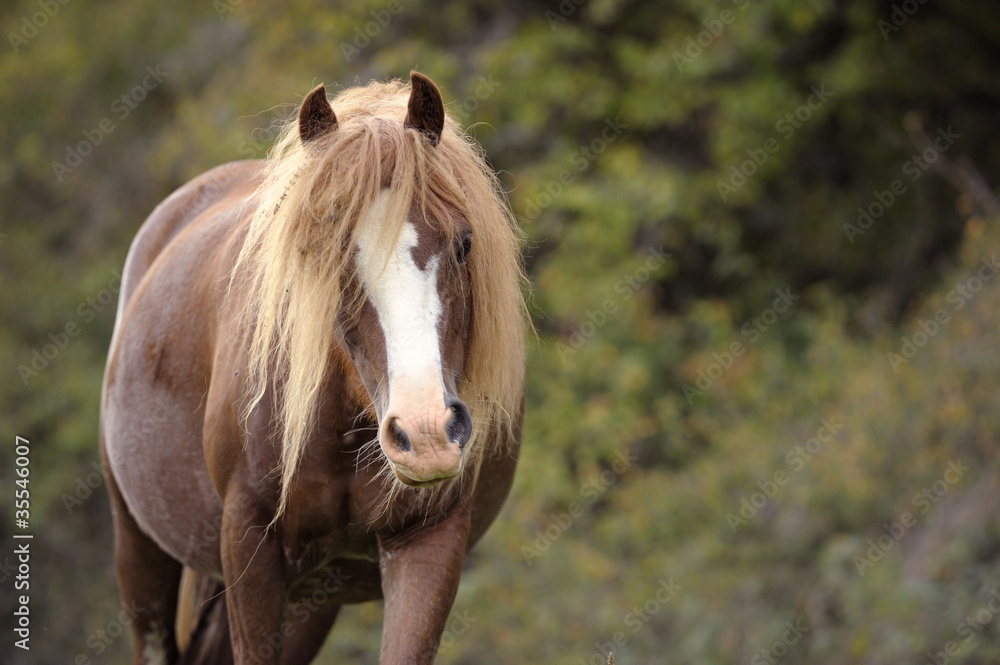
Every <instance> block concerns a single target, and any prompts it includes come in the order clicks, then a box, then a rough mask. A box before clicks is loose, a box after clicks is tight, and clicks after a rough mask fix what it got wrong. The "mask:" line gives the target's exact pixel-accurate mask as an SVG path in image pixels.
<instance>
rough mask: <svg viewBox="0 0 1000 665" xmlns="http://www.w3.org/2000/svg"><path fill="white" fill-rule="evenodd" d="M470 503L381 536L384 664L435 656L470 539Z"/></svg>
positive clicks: (429, 660) (431, 659)
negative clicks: (438, 517) (433, 519)
mask: <svg viewBox="0 0 1000 665" xmlns="http://www.w3.org/2000/svg"><path fill="white" fill-rule="evenodd" d="M470 524H471V522H470V516H469V511H468V509H467V508H464V507H461V506H459V507H456V508H455V509H453V510H452V512H451V513H450V514H449V515H448V516H447V517H445V518H444V519H443V520H441V521H440V522H438V523H437V524H433V525H429V526H421V527H416V528H413V529H410V530H407V531H405V532H402V533H398V534H393V535H380V536H379V549H380V554H381V557H380V560H381V563H380V568H381V571H382V593H383V595H384V597H385V619H384V622H383V624H382V651H381V654H380V657H379V663H381V665H403V664H405V665H416V664H418V663H432V662H434V655H435V654H436V653H437V649H438V644H439V643H440V641H441V634H442V633H443V632H444V626H445V622H446V621H447V619H448V613H449V612H450V611H451V605H452V603H453V602H454V601H455V593H456V592H457V591H458V580H459V577H460V576H461V574H462V561H463V560H464V558H465V551H466V547H467V545H468V540H469V529H470Z"/></svg>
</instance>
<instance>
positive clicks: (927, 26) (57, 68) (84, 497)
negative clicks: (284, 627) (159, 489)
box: [0, 0, 1000, 665]
mask: <svg viewBox="0 0 1000 665" xmlns="http://www.w3.org/2000/svg"><path fill="white" fill-rule="evenodd" d="M0 27H2V29H3V33H4V35H5V39H4V44H3V47H2V48H0V113H2V117H3V123H2V124H0V192H2V195H0V280H2V284H3V288H2V289H0V315H2V317H3V325H2V326H0V359H2V367H3V369H4V372H5V373H6V374H5V376H6V380H4V381H2V382H0V408H2V410H3V422H4V423H5V426H4V430H5V432H6V434H4V438H5V443H4V445H3V446H0V481H2V483H0V486H2V487H3V488H4V489H3V490H0V491H2V492H3V494H4V499H3V501H2V505H4V506H8V507H9V510H8V509H6V508H5V511H6V512H7V513H8V514H9V513H11V512H12V511H13V507H12V498H13V497H12V494H13V487H14V486H13V478H14V475H13V452H12V450H13V446H12V444H13V440H14V436H15V434H16V435H20V436H25V437H28V438H29V439H30V440H31V446H32V458H31V468H32V476H31V487H32V496H33V505H32V517H33V522H32V524H33V526H32V530H33V532H34V533H35V534H36V536H35V540H34V542H33V545H32V547H33V548H34V552H35V556H34V558H33V560H32V565H33V569H32V601H31V603H32V604H31V611H32V616H33V624H32V625H33V627H34V631H33V639H32V642H31V644H32V651H31V652H30V653H28V654H26V653H24V652H21V651H20V650H17V649H14V648H13V647H12V642H13V638H12V637H11V635H12V633H11V631H10V627H11V612H12V611H13V602H14V601H13V597H14V593H13V587H12V583H13V579H12V572H11V568H10V562H11V558H12V552H13V547H14V542H13V540H12V539H11V538H10V536H11V533H12V532H13V531H14V526H13V522H12V516H11V518H8V517H4V519H3V520H0V581H2V583H0V588H2V589H3V592H2V594H0V626H2V627H3V630H2V631H0V632H2V634H3V635H4V637H3V639H2V643H0V654H3V656H2V658H0V660H2V661H3V662H5V663H86V662H92V663H110V662H125V661H126V659H127V656H126V654H128V653H129V652H130V650H131V637H130V636H125V637H118V635H119V634H120V633H121V632H122V631H121V623H120V621H119V615H118V600H117V591H116V587H115V582H114V573H113V567H112V558H111V531H110V519H109V515H108V507H107V500H106V498H105V496H104V488H103V486H102V484H103V483H102V480H101V478H100V476H99V474H97V473H96V472H95V466H94V465H95V463H96V461H97V459H98V456H97V446H96V428H97V404H98V394H99V387H100V382H101V373H102V369H103V362H104V356H105V353H106V349H107V345H108V342H109V339H110V333H111V327H112V323H113V318H114V314H113V309H114V298H113V295H114V291H115V288H116V285H117V282H116V277H115V271H116V270H118V269H120V266H121V265H122V263H123V261H124V257H125V253H126V250H127V247H128V244H129V242H130V241H131V238H132V236H133V234H134V232H135V230H136V229H137V228H138V226H139V225H140V223H141V222H142V220H143V219H144V218H145V216H146V215H147V214H148V213H149V212H150V211H151V210H152V208H153V207H154V206H155V205H156V204H157V203H158V202H159V201H160V200H162V199H163V198H164V197H165V196H166V195H167V194H169V192H170V191H171V190H173V189H174V188H176V187H177V186H179V185H180V184H182V183H183V182H185V181H186V180H188V179H189V178H191V177H193V176H195V175H197V174H198V173H200V172H202V171H204V170H206V169H208V168H209V167H211V166H214V165H216V164H220V163H223V162H226V161H231V160H235V159H243V158H247V157H262V156H264V155H265V154H266V151H267V148H268V146H269V144H270V141H271V140H272V139H273V137H274V135H275V133H274V127H275V126H276V123H278V122H279V121H280V119H281V118H283V117H285V116H286V115H287V114H289V113H290V112H292V111H294V109H295V107H296V105H297V103H298V101H299V100H300V99H301V98H302V96H303V95H304V94H305V93H306V92H307V91H309V90H310V89H311V88H312V86H313V85H315V84H316V83H319V82H325V83H326V84H327V87H328V89H330V90H331V91H334V92H335V91H336V90H338V89H341V88H343V87H347V86H350V85H353V84H355V83H356V82H366V81H368V80H369V79H372V78H376V79H384V78H387V77H405V76H406V74H407V73H408V72H409V70H410V69H411V68H413V67H417V68H419V69H420V70H421V71H423V72H425V73H427V74H429V75H430V76H432V78H434V79H435V80H436V81H437V82H438V83H439V85H440V86H441V87H442V90H443V92H444V95H445V97H446V100H448V101H450V102H451V103H450V105H449V110H450V112H451V113H452V115H453V116H455V117H456V118H458V119H459V120H460V121H461V122H462V123H463V124H464V125H466V126H468V127H470V130H469V131H471V132H472V133H473V134H474V135H475V136H476V137H477V139H478V140H479V141H480V142H481V143H482V144H483V146H484V147H485V149H486V150H487V152H488V154H489V155H490V158H491V160H492V163H493V165H494V167H495V168H496V169H497V170H498V171H499V172H501V174H502V178H503V181H504V183H505V186H506V187H507V188H508V189H509V191H510V200H511V203H512V205H513V208H514V210H515V211H516V213H517V214H518V217H519V219H520V220H521V223H522V226H523V228H524V230H525V232H526V233H527V235H528V236H529V238H530V242H529V244H528V246H527V247H526V261H527V265H528V268H529V271H530V273H531V276H532V279H533V283H534V293H533V304H532V311H533V313H534V316H535V323H536V325H537V327H538V329H539V332H540V338H539V340H538V343H537V344H535V345H533V346H532V347H531V349H530V365H529V400H528V403H529V410H528V416H527V423H526V430H525V431H526V437H525V446H524V452H523V457H522V463H521V466H520V471H519V475H518V478H517V481H516V484H515V487H514V490H513V494H512V496H511V499H510V501H509V503H508V504H507V507H506V509H505V511H504V513H503V515H502V517H501V519H500V520H499V521H498V523H497V524H496V525H495V526H494V528H493V529H492V531H491V532H490V534H489V535H488V536H487V538H486V539H485V540H484V542H483V543H482V544H481V545H480V546H479V547H478V548H477V550H476V551H475V553H474V554H473V555H472V556H471V557H470V559H469V560H468V564H467V570H466V572H465V575H464V577H463V582H462V587H461V589H460V591H459V597H458V600H457V602H456V605H455V610H454V614H453V617H452V619H451V621H450V623H449V627H448V631H447V632H446V634H445V639H444V641H443V645H442V649H441V652H440V655H439V658H438V662H441V663H470V664H471V663H486V662H495V663H520V662H526V661H531V662H545V663H556V664H566V665H577V664H578V663H589V662H594V663H596V662H601V659H602V658H603V656H601V655H599V652H602V653H604V654H606V652H607V649H608V643H609V642H610V643H612V644H613V648H614V650H615V654H616V660H617V662H619V663H622V664H625V665H638V664H640V663H699V664H712V663H720V664H721V663H737V662H738V663H746V662H750V663H774V662H782V663H810V664H815V663H830V664H837V663H900V662H907V663H924V662H927V661H928V660H932V661H933V662H939V663H941V662H948V663H987V662H996V660H997V658H998V657H1000V646H998V645H1000V621H998V620H996V619H997V617H996V611H995V610H996V609H997V608H1000V604H997V603H994V604H992V605H991V604H990V601H991V598H993V597H1000V522H998V519H997V512H998V511H997V506H998V505H1000V474H998V469H997V449H998V443H997V433H998V432H1000V423H998V418H1000V416H998V413H1000V410H998V408H997V406H998V405H997V397H996V395H997V392H998V390H997V389H998V385H1000V380H998V360H997V358H998V348H1000V334H998V323H1000V314H998V312H1000V288H998V285H997V280H996V279H995V271H996V269H995V267H991V266H994V264H993V263H992V262H993V261H995V260H996V259H995V257H996V254H995V252H997V250H998V245H1000V231H998V227H997V212H998V206H997V201H996V198H995V196H994V192H995V188H996V184H997V182H998V181H1000V126H998V124H997V110H998V101H1000V98H998V94H1000V93H998V91H1000V13H998V12H997V11H996V9H995V7H993V6H992V5H991V4H990V3H986V2H982V3H975V2H967V1H964V0H938V1H936V2H927V3H924V2H922V1H918V0H902V1H897V2H887V1H883V2H860V1H856V0H838V1H824V0H810V1H806V2H791V1H788V0H774V1H772V2H766V3H765V2H762V1H760V0H742V1H735V2H729V1H728V0H726V1H721V0H720V1H712V0H709V1H704V2H703V1H699V2H695V1H694V0H678V1H675V2H630V1H627V0H511V1H507V2H499V1H497V0H474V1H473V2H442V3H435V2H430V1H429V0H372V1H365V2H354V3H350V6H348V7H340V6H331V5H328V4H325V3H320V2H313V1H310V0H291V1H289V2H285V3H282V4H281V5H280V7H279V6H276V5H274V6H272V5H270V4H266V3H261V2H252V1H251V0H214V2H213V3H208V2H192V1H181V2H175V3H172V4H171V5H169V6H167V5H163V4H159V3H134V2H124V1H122V0H111V1H109V2H103V3H96V2H87V1H86V0H30V1H29V0H16V1H13V2H8V3H5V4H4V5H3V6H2V8H0ZM123 96H124V98H123ZM140 97H141V99H140ZM935 140H937V143H936V144H935ZM85 152H86V154H84V153H85ZM74 154H76V157H74ZM859 208H860V210H859ZM862 213H865V214H867V215H868V216H869V218H868V219H865V218H864V217H863V216H862ZM859 218H860V219H859ZM109 303H110V304H109ZM68 324H74V325H75V326H76V327H75V328H71V329H72V330H76V331H77V332H76V334H73V335H72V336H70V335H66V338H65V339H63V337H61V336H60V334H61V331H62V332H65V331H66V326H67V325H68ZM60 340H62V341H64V342H65V344H62V347H63V348H56V347H58V346H60V344H59V342H60ZM48 344H53V345H55V346H54V347H53V350H56V351H57V353H56V355H55V356H54V357H52V358H48V359H44V366H43V362H42V361H41V360H36V359H35V356H34V354H35V353H36V352H38V353H40V354H41V353H44V352H45V347H46V345H48ZM50 355H51V351H50ZM33 361H34V362H35V363H36V367H35V368H33V369H32V362H33ZM25 368H27V369H31V370H32V371H34V372H37V373H34V374H32V373H29V372H26V371H25ZM8 444H10V445H8ZM991 608H992V609H991ZM380 619H381V608H380V607H379V605H378V604H369V605H365V606H359V607H354V608H350V609H349V610H347V611H345V612H344V614H343V615H342V619H341V621H340V622H339V623H338V625H337V627H336V628H335V630H334V632H333V633H332V636H331V638H330V639H329V640H328V642H327V644H326V646H325V648H324V651H323V654H322V657H321V658H320V662H323V663H341V662H357V663H375V662H376V661H377V654H378V638H379V630H380ZM126 632H127V631H126ZM615 642H617V644H614V643H615ZM949 643H951V646H950V647H949ZM946 649H948V651H946ZM941 658H944V659H945V660H944V661H942V660H941ZM934 659H936V660H934Z"/></svg>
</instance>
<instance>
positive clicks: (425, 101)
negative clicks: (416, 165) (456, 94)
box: [403, 72, 444, 146]
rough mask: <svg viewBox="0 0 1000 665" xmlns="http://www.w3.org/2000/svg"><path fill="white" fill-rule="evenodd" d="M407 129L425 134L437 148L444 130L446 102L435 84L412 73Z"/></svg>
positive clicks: (407, 107) (422, 76)
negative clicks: (442, 99)
mask: <svg viewBox="0 0 1000 665" xmlns="http://www.w3.org/2000/svg"><path fill="white" fill-rule="evenodd" d="M403 125H404V126H406V127H412V128H413V129H418V130H420V131H421V132H423V133H424V134H425V135H426V136H427V138H429V139H430V140H431V145H432V146H436V145H437V144H438V141H439V140H440V139H441V132H442V130H444V102H442V101H441V92H440V91H439V90H438V88H437V86H436V85H434V82H433V81H431V80H430V79H429V78H427V77H426V76H424V75H423V74H418V73H417V72H410V101H409V102H408V103H407V105H406V120H404V121H403Z"/></svg>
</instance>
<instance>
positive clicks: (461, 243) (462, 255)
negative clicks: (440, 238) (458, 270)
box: [455, 233, 472, 263]
mask: <svg viewBox="0 0 1000 665" xmlns="http://www.w3.org/2000/svg"><path fill="white" fill-rule="evenodd" d="M471 251H472V234H470V233H467V234H465V235H464V236H462V239H461V240H457V241H455V259H457V260H458V262H459V263H465V260H466V259H467V258H468V257H469V252H471Z"/></svg>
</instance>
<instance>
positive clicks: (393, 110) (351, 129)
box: [228, 81, 527, 520]
mask: <svg viewBox="0 0 1000 665" xmlns="http://www.w3.org/2000/svg"><path fill="white" fill-rule="evenodd" d="M409 90H410V87H409V85H407V84H404V83H403V82H401V81H390V82H387V83H376V82H373V83H370V84H369V85H367V86H364V87H355V88H349V89H347V90H345V91H343V92H341V93H340V94H339V95H337V97H336V98H335V99H334V100H333V103H332V104H333V109H334V112H335V113H336V116H337V128H336V130H334V131H331V132H328V133H327V134H326V135H325V136H322V137H319V138H317V139H316V140H314V141H310V142H309V143H308V145H304V144H303V143H302V141H301V139H300V137H299V132H298V125H297V123H296V122H295V121H294V119H292V120H290V121H289V122H288V123H287V125H286V126H285V127H284V129H283V130H282V132H281V134H280V136H279V138H278V140H277V143H276V144H275V146H274V148H273V149H272V151H271V153H270V155H269V157H268V160H267V162H266V164H265V166H264V181H263V182H262V184H261V186H260V188H259V189H258V191H257V192H256V195H255V199H254V203H255V204H256V206H257V207H256V209H255V210H254V212H253V217H252V219H251V220H250V222H249V227H248V232H247V237H246V240H245V242H244V244H243V247H242V249H241V251H240V253H239V256H238V258H237V261H236V265H235V268H234V270H233V273H232V275H233V278H232V279H231V280H230V285H229V293H228V295H229V297H230V298H238V300H239V301H241V302H242V307H241V308H240V309H241V312H242V315H241V320H240V329H241V330H243V331H244V335H245V340H244V342H243V343H244V344H245V353H246V357H247V360H248V369H249V376H248V377H247V386H248V400H247V402H246V408H245V409H244V413H243V417H244V419H246V418H247V417H249V415H250V413H251V412H252V411H253V410H254V409H255V408H256V407H257V406H258V405H259V404H260V402H261V400H262V399H263V398H264V396H265V394H266V392H267V391H268V389H269V388H275V390H276V391H277V392H276V395H277V408H276V413H275V418H276V422H275V423H274V425H275V428H276V432H277V433H278V435H279V436H280V441H281V465H280V474H281V494H280V497H279V503H278V509H277V512H276V514H275V518H274V519H275V520H277V519H278V518H279V517H280V516H281V515H282V514H283V513H284V511H285V509H286V508H287V504H288V495H289V491H290V487H291V485H292V480H293V478H294V475H295V471H296V468H297V465H298V463H299V460H300V459H301V457H302V453H303V451H304V449H305V446H306V445H307V444H308V442H309V440H310V438H311V436H312V434H313V432H314V428H315V423H316V415H317V407H318V402H319V400H320V398H321V392H322V387H323V384H324V381H325V379H326V376H327V374H328V373H329V372H330V371H333V370H334V369H335V361H334V357H335V349H336V347H337V341H336V336H335V332H334V322H335V319H336V315H337V312H338V311H340V310H341V309H342V308H344V307H353V306H357V303H350V302H347V298H346V297H345V295H344V294H343V293H342V292H341V291H342V284H344V283H345V278H346V277H347V273H348V271H349V270H350V269H351V266H350V261H351V260H352V257H353V247H354V240H355V233H356V230H357V226H358V224H357V222H358V221H359V220H360V219H362V218H363V217H364V215H365V213H366V211H367V210H368V206H369V205H371V204H372V203H373V201H374V200H375V198H376V196H377V195H378V194H379V193H380V192H381V191H383V190H385V189H387V190H388V192H389V196H388V200H389V204H388V207H387V214H386V217H385V227H384V229H383V241H384V242H391V241H393V240H394V239H395V238H396V237H398V234H399V232H400V229H401V226H402V224H403V221H404V220H405V217H406V215H407V213H408V211H409V210H410V209H411V207H412V206H413V205H414V204H416V205H419V206H420V207H421V208H422V209H423V210H424V211H425V212H427V213H428V214H434V213H435V212H439V210H440V209H441V206H447V207H450V208H452V209H457V210H458V211H459V212H460V213H461V214H462V215H463V216H464V217H465V219H466V220H467V222H468V223H469V225H470V226H471V227H472V230H473V237H474V245H473V251H472V253H471V254H470V256H469V259H468V265H469V270H470V273H471V279H472V300H473V310H474V311H473V317H472V330H471V331H470V337H471V339H470V350H469V354H468V358H467V360H466V365H465V370H464V373H463V376H462V377H461V381H460V383H459V385H458V386H457V388H458V392H459V397H460V398H461V399H462V400H463V401H464V402H465V403H466V404H467V405H468V407H469V410H470V412H471V415H472V422H473V434H472V437H471V439H470V441H469V443H468V444H467V447H466V455H468V456H469V459H467V460H466V463H465V465H464V467H463V471H462V473H461V474H460V475H459V477H457V478H455V479H452V480H449V481H446V482H445V483H442V484H441V485H439V486H437V487H436V488H434V489H433V490H409V491H416V492H423V493H424V496H422V497H420V498H421V499H423V500H422V501H418V502H419V503H421V504H422V505H424V506H425V507H427V506H428V505H429V502H438V503H440V502H443V501H448V500H450V499H453V498H454V497H455V496H456V492H461V491H462V490H461V488H462V487H463V486H467V485H468V483H469V482H470V481H471V482H474V481H475V479H476V478H477V477H478V474H479V469H480V466H481V464H482V461H483V459H484V457H485V453H487V452H490V451H492V450H496V449H498V448H501V447H503V446H506V445H509V443H510V442H511V440H512V432H511V426H512V420H513V418H514V417H515V415H517V414H518V413H519V412H520V409H521V401H522V398H523V390H524V341H523V335H524V330H525V325H526V323H527V318H526V316H525V307H524V300H523V296H522V288H523V286H524V284H525V278H524V273H523V271H522V268H521V260H520V232H519V230H518V227H517V222H516V220H515V219H514V216H513V214H512V213H511V211H510V208H509V207H508V205H507V202H506V197H505V195H504V194H503V192H502V190H501V189H500V187H499V183H498V181H497V179H496V175H495V174H494V173H493V170H492V169H491V168H490V167H489V166H488V164H487V163H486V160H485V159H484V156H483V153H482V149H481V148H480V147H479V145H478V144H477V143H475V142H474V141H473V140H472V139H471V138H469V137H468V136H467V135H466V134H465V133H464V132H462V131H461V129H460V128H459V126H458V124H457V123H456V122H455V121H454V120H452V119H451V118H447V119H446V123H445V128H444V131H443V132H442V134H441V138H440V141H439V143H438V145H437V146H436V147H434V146H431V145H429V143H428V142H427V141H426V140H422V139H421V136H420V133H419V132H417V131H414V130H413V129H406V128H404V126H403V120H404V117H405V116H406V110H407V109H406V104H407V99H408V95H409ZM237 276H240V277H239V279H238V278H237ZM364 407H365V408H367V409H373V405H372V404H367V405H364ZM244 422H245V420H244ZM383 461H384V460H383ZM385 466H386V469H387V468H388V463H387V462H385ZM397 483H398V481H397ZM403 487H404V486H403V485H402V484H401V483H399V484H398V485H394V486H393V488H392V491H391V493H390V500H391V497H394V496H396V495H397V493H399V492H400V491H403V489H402V488H403ZM441 505H443V504H441Z"/></svg>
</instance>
